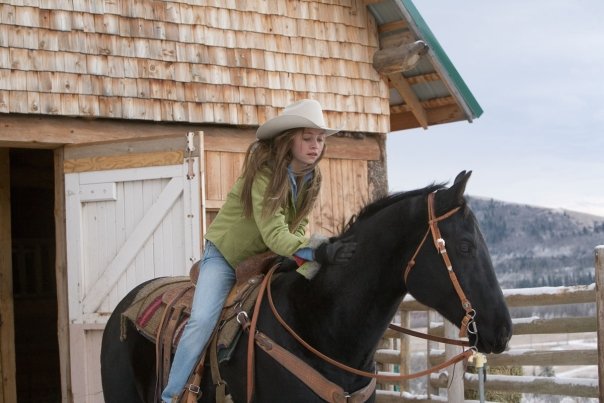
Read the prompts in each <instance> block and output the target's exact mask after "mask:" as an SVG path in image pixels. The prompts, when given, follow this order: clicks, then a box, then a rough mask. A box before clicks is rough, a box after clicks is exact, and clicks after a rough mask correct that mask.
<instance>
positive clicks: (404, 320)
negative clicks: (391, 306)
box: [399, 310, 413, 392]
mask: <svg viewBox="0 0 604 403" xmlns="http://www.w3.org/2000/svg"><path fill="white" fill-rule="evenodd" d="M399 313H400V315H401V326H402V327H404V328H406V329H410V328H411V315H409V311H404V310H399ZM399 340H400V343H401V345H400V347H401V348H400V356H399V357H400V361H399V371H400V373H401V375H402V374H405V375H408V374H409V373H410V372H411V361H412V360H411V358H412V357H411V355H412V354H413V353H412V351H411V342H410V340H409V337H408V336H404V335H402V334H401V335H400V338H399ZM399 388H400V390H401V392H403V391H405V392H409V381H408V380H405V379H403V380H401V381H399Z"/></svg>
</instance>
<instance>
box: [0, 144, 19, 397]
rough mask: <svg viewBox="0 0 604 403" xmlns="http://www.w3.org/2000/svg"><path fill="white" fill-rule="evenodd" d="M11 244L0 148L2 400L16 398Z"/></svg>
mask: <svg viewBox="0 0 604 403" xmlns="http://www.w3.org/2000/svg"><path fill="white" fill-rule="evenodd" d="M11 245H12V242H11V204H10V160H9V153H8V148H0V277H1V278H2V281H0V316H1V317H2V326H0V376H1V377H0V400H2V401H3V402H16V401H17V386H16V379H17V373H16V366H15V330H14V329H15V327H14V319H15V317H14V311H13V280H12V279H13V265H12V261H11V249H12V247H11Z"/></svg>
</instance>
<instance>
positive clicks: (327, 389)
mask: <svg viewBox="0 0 604 403" xmlns="http://www.w3.org/2000/svg"><path fill="white" fill-rule="evenodd" d="M435 193H436V192H434V193H430V194H429V195H428V230H427V231H426V234H425V235H424V237H423V239H422V240H421V242H420V243H419V245H418V246H417V249H416V250H415V252H414V254H413V256H412V257H411V259H410V260H409V262H408V263H407V266H406V268H405V271H404V273H403V281H404V283H405V285H406V283H407V276H408V275H409V272H410V271H411V269H412V268H413V267H414V266H415V259H416V257H417V255H418V254H419V251H420V249H421V248H422V246H423V245H424V243H425V242H426V239H427V238H428V235H429V234H430V233H431V234H432V239H433V241H434V246H435V247H436V249H437V250H438V252H439V253H440V255H441V256H442V258H443V261H444V263H445V266H446V268H447V271H448V273H449V278H450V279H451V283H452V284H453V287H454V288H455V291H456V292H457V295H458V297H459V299H460V301H461V304H462V307H463V308H464V310H465V311H466V315H465V316H464V318H463V319H462V322H461V326H460V337H463V336H466V335H467V334H468V333H472V334H474V335H476V341H475V343H474V345H473V346H471V347H470V348H469V349H468V350H464V351H463V352H461V353H460V354H458V355H456V356H455V357H453V358H451V359H449V360H447V361H445V362H443V363H441V364H438V365H435V366H433V367H432V368H428V369H426V370H424V371H420V372H417V373H414V374H401V375H380V374H377V373H373V372H367V371H363V370H359V369H356V368H352V367H349V366H347V365H346V364H343V363H341V362H339V361H336V360H334V359H333V358H331V357H328V356H326V355H325V354H323V353H321V352H320V351H318V350H317V349H315V348H314V347H312V346H311V345H310V344H308V343H307V342H306V341H304V339H302V337H300V336H299V335H298V334H297V333H296V332H295V331H294V330H293V329H292V328H291V327H290V326H289V325H288V324H287V322H285V320H284V319H283V318H282V317H281V315H280V314H279V312H278V311H277V308H276V307H275V304H274V301H273V297H272V293H271V287H270V283H271V278H272V275H273V273H274V272H275V271H276V269H277V266H275V267H273V268H272V269H271V270H270V271H269V273H268V274H267V275H266V277H265V279H264V281H263V283H262V285H261V291H260V292H259V294H258V297H257V299H256V306H255V308H254V315H253V317H252V320H251V323H250V322H249V321H248V319H247V314H246V313H245V312H241V313H240V315H238V319H237V320H238V321H239V322H240V323H241V325H242V326H243V327H244V329H245V330H247V331H249V336H250V337H249V342H248V385H247V397H248V402H250V401H251V399H252V394H253V373H254V371H253V365H254V364H253V362H254V358H253V357H254V355H253V350H254V348H253V344H254V343H255V344H256V345H258V346H259V347H260V348H262V349H263V350H264V351H265V352H267V353H268V354H269V355H271V356H272V357H273V358H274V359H276V360H277V361H279V362H280V363H281V364H282V365H284V366H285V367H286V368H287V369H288V370H290V372H292V373H294V375H296V376H297V377H298V378H299V379H301V380H303V381H304V382H305V383H306V384H307V386H309V387H310V388H311V389H312V390H313V391H315V393H317V394H318V395H320V396H322V397H324V399H325V400H327V399H326V397H328V396H329V397H333V398H332V399H330V401H335V402H339V401H343V400H341V399H343V398H345V400H346V401H359V402H362V401H365V400H364V399H365V398H366V397H367V396H368V393H369V395H370V394H371V393H370V389H371V390H373V389H374V388H375V381H376V380H378V381H390V382H392V381H402V380H407V379H414V378H419V377H421V376H424V375H428V374H430V373H433V372H436V371H439V370H441V369H443V368H446V367H448V366H451V365H453V364H455V363H457V362H459V361H462V360H464V359H467V358H469V357H470V356H472V355H473V354H474V353H475V352H476V350H477V349H476V342H477V340H478V335H477V329H476V323H475V322H474V317H475V316H476V311H475V310H474V309H473V308H472V304H471V303H470V301H469V300H468V298H467V297H466V295H465V293H464V292H463V290H462V288H461V285H460V284H459V281H458V279H457V276H456V275H455V272H454V271H453V266H452V264H451V261H450V259H449V256H448V254H447V249H446V248H445V241H444V239H443V238H442V236H441V233H440V230H439V228H438V223H439V222H440V221H443V220H445V219H447V218H449V217H451V216H452V215H454V214H455V213H457V212H458V211H459V210H460V207H456V208H454V209H452V210H450V211H448V212H446V213H445V214H443V215H441V216H438V217H437V216H436V215H435V211H434V199H435ZM265 291H266V292H267V294H268V298H267V299H268V302H269V305H270V308H271V310H272V312H273V315H274V316H275V318H276V319H277V321H278V322H279V323H280V324H281V326H282V327H283V328H284V329H285V330H287V332H288V333H289V334H290V335H291V336H292V337H293V338H294V339H296V341H298V343H300V344H301V345H302V346H304V347H305V348H306V349H307V350H308V351H310V352H311V353H313V354H314V355H315V356H317V357H319V358H320V359H322V360H323V361H325V362H328V363H329V364H331V365H333V366H335V367H337V368H339V369H341V370H344V371H346V372H349V373H352V374H355V375H359V376H364V377H367V378H372V381H371V382H370V383H369V385H367V386H366V387H365V388H363V389H362V390H360V391H358V392H357V393H358V395H357V396H354V397H355V398H356V399H350V398H351V397H352V396H353V395H347V394H346V393H345V392H343V391H342V390H341V388H339V387H338V386H337V385H334V384H333V383H331V382H330V381H328V380H326V379H325V378H323V377H322V375H320V374H319V373H318V372H316V371H314V370H313V369H312V368H309V367H308V366H307V364H306V363H305V362H304V361H302V360H300V359H299V358H298V357H295V356H293V355H291V354H290V355H287V356H286V354H287V352H285V351H282V350H283V348H282V347H280V346H279V345H278V344H277V343H275V342H274V341H273V340H271V339H270V338H269V337H268V336H266V335H265V334H264V333H262V332H260V331H259V330H257V328H256V324H257V318H258V314H259V310H260V305H261V302H262V298H263V294H264V292H265ZM390 328H391V329H393V330H395V331H398V332H401V333H406V334H409V335H412V336H416V337H421V338H424V339H427V340H432V341H437V342H441V343H448V344H454V345H459V346H464V347H467V346H469V343H468V342H467V341H463V340H453V339H448V338H444V337H437V336H431V335H426V334H422V333H419V332H414V331H412V330H409V329H404V328H402V327H399V326H396V325H392V324H391V325H390ZM302 367H303V368H302ZM338 388H339V389H338ZM334 390H337V392H334ZM359 392H361V393H359Z"/></svg>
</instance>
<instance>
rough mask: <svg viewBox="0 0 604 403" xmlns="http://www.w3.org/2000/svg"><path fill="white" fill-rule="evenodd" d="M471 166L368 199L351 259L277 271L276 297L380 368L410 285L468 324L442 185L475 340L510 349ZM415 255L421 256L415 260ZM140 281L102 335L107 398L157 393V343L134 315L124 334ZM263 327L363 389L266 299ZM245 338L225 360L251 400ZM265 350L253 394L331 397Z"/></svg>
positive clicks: (336, 344)
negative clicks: (441, 181)
mask: <svg viewBox="0 0 604 403" xmlns="http://www.w3.org/2000/svg"><path fill="white" fill-rule="evenodd" d="M470 174H471V172H468V173H466V172H465V171H464V172H461V173H460V174H459V175H458V176H457V178H456V179H455V182H454V184H453V185H452V186H451V187H450V188H446V187H445V186H443V185H431V186H428V187H426V188H423V189H418V190H413V191H410V192H404V193H399V194H394V195H391V196H389V197H386V198H384V199H381V200H378V201H376V202H374V203H372V204H370V205H368V206H366V207H365V208H364V209H363V210H361V212H360V213H359V214H358V217H357V218H356V220H355V221H354V222H353V223H352V224H351V225H349V226H348V227H347V228H346V230H345V231H344V233H343V234H341V236H342V237H345V236H354V237H355V238H356V240H357V242H358V244H357V245H358V246H357V250H356V253H355V256H354V258H353V260H352V261H350V263H349V264H347V265H340V266H331V267H323V268H321V270H319V272H318V274H317V275H316V276H315V277H314V278H313V279H312V280H310V281H309V280H307V279H305V278H304V277H302V276H300V275H299V274H298V273H296V272H295V271H289V272H284V273H283V274H282V275H280V276H278V277H277V278H275V280H274V281H273V283H272V284H271V285H270V287H271V290H272V297H273V299H274V301H275V305H276V308H277V310H278V311H279V313H280V314H281V316H282V317H283V318H284V319H285V321H286V322H287V324H289V326H291V327H292V328H293V329H294V330H295V331H296V332H297V333H298V334H299V336H301V337H302V339H304V340H305V341H306V342H307V343H308V344H310V345H311V346H313V347H315V348H316V349H317V350H319V351H321V352H322V353H324V354H325V355H327V356H329V357H331V358H333V359H335V360H338V361H340V362H342V363H343V364H345V365H347V366H350V367H353V368H356V369H360V370H363V371H368V372H371V371H374V361H373V355H374V353H375V350H376V346H377V345H378V342H379V340H380V338H381V337H382V335H383V333H384V331H385V330H386V328H387V327H388V325H389V323H390V321H391V320H392V318H393V315H394V314H395V312H396V310H397V308H398V306H399V304H400V303H401V300H402V298H403V297H404V296H405V294H407V293H408V292H409V293H411V294H412V295H413V296H414V297H415V298H416V299H417V300H419V301H420V302H422V303H423V304H425V305H427V306H430V307H432V308H434V309H435V310H437V311H438V312H439V313H440V314H442V315H443V316H444V317H445V318H447V319H448V320H449V321H451V322H452V323H455V324H460V323H461V322H462V320H463V318H464V317H465V316H466V315H467V309H464V308H463V307H462V303H461V302H460V296H459V290H456V289H455V287H454V286H453V283H452V281H451V277H450V273H449V271H448V270H447V268H446V265H445V263H444V262H443V255H442V254H441V253H439V252H438V251H437V249H436V247H435V243H436V242H435V241H433V239H432V236H431V235H430V232H429V224H428V222H429V211H428V210H429V209H428V202H427V200H428V198H429V195H430V194H432V193H434V192H436V193H434V195H435V196H434V212H435V215H436V216H437V217H440V218H439V219H438V220H439V221H438V222H437V223H436V225H437V231H438V230H439V231H440V234H441V235H442V239H444V240H445V241H446V250H447V252H448V253H447V255H448V256H449V258H450V262H451V266H452V270H453V273H455V275H456V277H457V278H458V279H459V285H460V287H459V288H460V289H461V293H462V294H465V296H467V299H468V300H469V301H470V302H471V305H472V307H473V311H472V312H471V313H472V314H474V312H475V316H474V324H473V325H472V326H475V330H477V332H476V334H472V333H471V334H469V336H468V337H469V341H470V344H473V345H475V346H476V348H477V349H478V350H479V351H481V352H485V353H500V352H502V351H503V350H504V349H505V347H506V345H507V343H508V341H509V339H510V337H511V334H512V324H511V319H510V315H509V311H508V308H507V306H506V304H505V300H504V298H503V294H502V292H501V289H500V287H499V285H498V282H497V279H496V277H495V273H494V270H493V266H492V263H491V259H490V256H489V252H488V250H487V245H486V244H485V242H484V239H483V237H482V234H481V232H480V230H479V228H478V224H477V221H476V218H475V217H474V215H473V214H472V212H471V211H470V209H469V207H468V206H467V204H466V201H465V199H464V196H463V194H464V191H465V187H466V183H467V181H468V178H469V177H470ZM434 222H435V221H433V223H434ZM427 231H428V232H427ZM410 261H413V262H414V263H415V264H414V265H413V266H412V265H409V264H408V263H409V262H410ZM410 266H412V268H411V267H410ZM407 267H409V269H408V270H406V268H407ZM139 288H140V286H139V287H137V289H139ZM137 289H135V290H133V291H131V292H130V293H129V294H128V295H127V296H126V297H125V298H124V299H123V300H122V301H121V302H120V304H119V305H118V306H117V307H116V309H115V311H114V312H113V314H112V315H111V317H110V319H109V321H108V323H107V326H106V328H105V332H104V334H103V342H102V351H101V372H102V381H103V393H104V396H105V400H106V401H107V402H151V401H153V392H154V385H155V347H154V345H153V344H152V343H150V342H149V341H148V340H147V339H145V338H144V337H143V336H141V335H139V334H138V333H137V332H136V330H135V329H134V328H133V327H132V325H131V324H129V325H128V326H129V327H130V329H128V331H127V334H128V337H127V338H126V340H125V341H123V342H121V341H120V338H119V334H120V316H121V314H122V312H123V311H124V309H125V308H126V307H127V306H128V305H129V304H130V302H131V301H132V299H133V297H134V295H135V294H136V292H137ZM258 330H260V331H262V332H264V333H265V334H267V335H268V336H269V337H270V338H272V339H273V340H274V341H275V342H277V343H279V344H280V345H281V346H283V347H285V348H286V349H287V350H288V351H290V352H292V353H293V354H295V355H296V356H298V357H300V358H301V359H302V360H304V361H305V362H307V363H309V364H310V366H312V367H313V368H314V369H316V370H317V371H319V372H320V373H321V374H322V375H323V376H324V377H326V378H327V379H329V380H330V381H331V382H334V383H335V384H337V385H339V386H341V387H342V388H343V389H344V390H345V391H350V392H352V391H356V390H359V389H361V388H363V387H364V386H365V385H367V384H368V383H369V381H370V379H369V378H367V377H364V376H359V375H354V374H351V373H349V372H347V371H344V370H342V369H339V368H337V367H335V366H333V365H331V364H328V363H326V362H325V361H324V360H322V359H320V358H317V357H316V356H315V355H313V354H311V353H310V352H309V351H308V350H307V349H306V348H305V347H303V346H301V345H300V344H299V342H298V341H296V340H295V339H294V338H293V337H292V336H291V335H290V334H289V333H288V332H287V331H286V330H284V328H283V327H282V325H281V324H279V323H278V322H277V320H276V319H275V316H274V314H273V313H272V311H271V309H270V307H269V304H267V303H263V304H262V309H261V310H260V314H259V319H258ZM246 344H247V343H245V342H240V343H239V345H238V347H237V348H236V350H235V352H234V355H233V356H232V358H231V359H230V361H228V362H226V363H223V364H221V365H220V369H221V375H222V377H223V378H224V379H225V381H226V382H227V384H228V389H229V392H230V393H231V395H232V398H233V400H234V401H235V402H244V401H245V400H246V361H247V356H246V354H247V346H246ZM256 350H257V352H256V362H255V373H256V376H255V389H254V401H256V402H276V401H288V402H304V403H308V402H320V401H323V400H322V399H321V398H320V397H318V396H317V395H316V394H314V393H313V392H312V391H311V390H310V389H309V388H308V387H307V386H306V385H305V384H303V383H302V382H301V381H299V380H298V378H296V377H294V376H293V375H292V374H291V373H290V372H288V371H287V370H286V369H284V368H283V367H282V366H281V365H280V364H278V363H277V362H276V361H274V360H273V359H272V358H271V357H269V356H268V355H267V354H266V353H265V352H263V351H260V350H258V349H256ZM202 390H203V397H202V401H204V402H213V401H214V394H215V386H214V385H212V380H211V376H210V375H209V371H206V374H205V376H204V380H203V382H202ZM374 398H375V397H374V396H372V397H370V399H369V401H373V400H374Z"/></svg>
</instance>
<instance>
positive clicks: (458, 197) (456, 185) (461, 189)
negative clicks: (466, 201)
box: [450, 171, 472, 204]
mask: <svg viewBox="0 0 604 403" xmlns="http://www.w3.org/2000/svg"><path fill="white" fill-rule="evenodd" d="M471 175H472V171H461V172H460V173H459V174H458V175H457V176H456V177H455V180H454V181H453V186H451V188H450V191H451V192H452V193H453V194H455V201H456V202H457V203H459V204H461V203H462V202H463V195H464V193H465V191H466V185H467V184H468V179H470V176H471Z"/></svg>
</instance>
